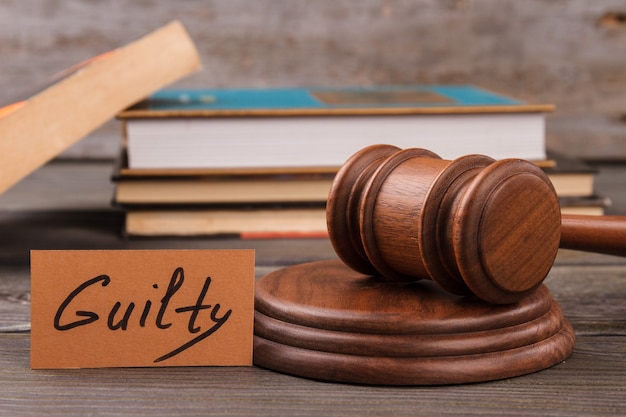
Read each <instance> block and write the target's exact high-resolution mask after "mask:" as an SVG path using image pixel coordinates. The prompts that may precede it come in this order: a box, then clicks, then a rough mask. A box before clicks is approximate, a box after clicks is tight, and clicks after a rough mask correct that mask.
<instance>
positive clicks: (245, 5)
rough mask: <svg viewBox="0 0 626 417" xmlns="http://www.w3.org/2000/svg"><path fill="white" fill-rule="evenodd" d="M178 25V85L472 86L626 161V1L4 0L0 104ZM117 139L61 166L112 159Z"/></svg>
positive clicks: (561, 139) (101, 133)
mask: <svg viewBox="0 0 626 417" xmlns="http://www.w3.org/2000/svg"><path fill="white" fill-rule="evenodd" d="M172 19H180V20H181V21H182V22H183V23H184V24H185V25H186V26H187V28H188V29H189V31H190V33H191V35H192V37H193V38H194V40H195V41H196V43H197V46H198V48H199V50H200V51H201V54H202V58H203V61H204V69H203V71H202V72H200V73H198V74H196V75H194V76H191V77H189V78H187V79H185V80H183V81H181V82H180V83H178V84H177V85H176V86H178V87H282V86H314V85H331V86H334V85H373V84H406V83H425V84H429V83H472V84H477V85H480V86H483V87H486V88H490V89H494V90H497V91H501V92H506V93H509V94H511V95H514V96H518V97H521V98H524V99H526V100H529V101H533V102H549V103H554V104H556V106H557V110H556V112H555V113H554V114H552V115H551V116H550V117H549V119H548V126H547V134H548V145H549V147H551V148H554V149H557V150H561V151H564V152H567V153H569V154H572V155H576V156H581V157H584V158H587V159H592V160H607V159H608V160H626V140H625V139H626V3H625V2H624V1H623V0H621V1H619V0H598V1H591V0H558V1H556V0H554V1H547V0H546V1H541V0H526V1H517V0H474V1H472V0H414V1H409V0H406V1H393V0H388V1H381V0H361V1H350V0H317V1H308V0H284V1H281V0H257V1H242V0H185V1H176V2H175V1H158V0H141V1H129V2H121V1H105V0H100V1H93V0H63V1H61V0H28V1H24V0H0V102H5V101H7V100H9V99H10V98H11V97H13V96H16V95H18V94H19V93H20V92H22V91H25V90H28V89H29V88H31V87H33V86H35V85H37V84H40V83H43V82H45V80H46V79H47V78H48V77H49V76H50V75H51V74H53V73H55V72H57V71H59V70H61V69H63V68H65V67H67V66H69V65H71V64H73V63H75V62H77V61H80V60H82V59H85V58H88V57H90V56H93V55H95V54H98V53H101V52H103V51H106V50H109V49H112V48H115V47H117V46H120V45H122V44H124V43H126V42H129V41H131V40H133V39H135V38H137V37H139V36H141V35H143V34H145V33H147V32H149V31H151V30H152V29H155V28H157V27H159V26H161V25H163V24H165V23H166V22H168V21H170V20H172ZM119 137H120V134H119V125H118V122H116V121H112V122H110V123H108V124H107V125H106V126H105V127H103V128H101V129H99V130H98V131H97V132H95V133H94V134H92V135H90V136H89V137H88V138H86V139H85V140H83V141H81V142H80V143H79V144H78V145H76V146H75V147H73V148H72V149H70V150H69V151H67V152H66V153H65V154H64V156H69V157H78V158H112V157H114V156H115V154H116V152H117V149H118V146H119Z"/></svg>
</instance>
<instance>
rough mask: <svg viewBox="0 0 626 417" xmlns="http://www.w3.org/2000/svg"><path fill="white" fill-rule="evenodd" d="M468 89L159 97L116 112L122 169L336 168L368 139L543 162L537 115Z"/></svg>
mask: <svg viewBox="0 0 626 417" xmlns="http://www.w3.org/2000/svg"><path fill="white" fill-rule="evenodd" d="M552 110H553V107H552V106H551V105H544V104H529V103H526V102H524V101H522V100H518V99H515V98H511V97H508V96H506V95H501V94H497V93H494V92H491V91H487V90H484V89H481V88H478V87H475V86H467V85H441V86H422V85H410V86H377V87H344V88H327V87H317V88H272V89H187V90H163V91H159V92H157V93H155V94H153V95H152V96H150V97H149V98H147V99H146V100H144V101H143V102H141V103H138V104H137V105H135V106H133V107H131V108H129V109H127V110H125V111H123V112H121V113H120V114H118V117H119V118H120V119H121V120H123V121H124V125H125V129H126V137H127V152H128V164H129V168H130V169H144V170H150V169H153V170H154V169H156V170H159V169H215V170H217V171H220V170H226V171H228V170H235V171H242V172H243V171H247V172H250V171H252V172H254V171H255V170H256V171H263V170H264V169H273V170H279V171H280V170H284V171H286V172H293V171H294V170H305V171H306V170H307V169H314V168H317V169H320V168H321V169H326V170H328V171H333V170H336V169H338V168H339V167H340V166H341V165H342V164H343V163H344V162H345V160H346V159H347V158H348V157H349V156H350V155H352V154H353V153H354V152H356V151H358V150H359V149H361V148H363V147H365V146H368V145H371V144H376V143H388V144H393V145H396V146H399V147H401V148H408V147H414V148H426V149H429V150H431V151H433V152H435V153H437V154H439V155H440V156H441V157H443V158H444V159H454V158H456V157H459V156H462V155H466V154H476V153H478V154H484V155H489V156H492V157H494V158H496V159H501V158H507V157H518V158H523V159H530V160H543V159H545V158H546V154H545V133H544V129H545V126H544V119H545V113H546V112H549V111H552Z"/></svg>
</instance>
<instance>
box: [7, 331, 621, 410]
mask: <svg viewBox="0 0 626 417" xmlns="http://www.w3.org/2000/svg"><path fill="white" fill-rule="evenodd" d="M28 355H29V337H28V335H27V334H0V392H1V393H2V394H0V405H1V408H0V413H2V414H6V415H11V416H39V415H42V414H44V413H45V414H46V415H49V416H57V415H58V416H74V415H76V416H80V415H88V414H97V415H104V416H115V415H125V416H143V415H151V416H171V415H173V414H175V415H180V416H188V415H189V416H191V415H198V414H205V413H210V414H211V415H223V416H226V415H267V416H270V415H271V416H282V415H284V416H305V415H328V416H355V417H357V416H359V417H360V416H363V415H389V414H390V413H392V414H393V415H397V416H432V415H451V416H453V415H458V416H484V415H485V414H494V415H508V416H537V415H546V416H589V415H603V416H613V415H615V416H617V415H623V407H624V405H625V400H624V397H623V386H624V382H625V379H624V378H625V377H624V371H623V370H624V369H626V360H625V358H626V344H625V343H624V340H623V339H622V338H616V337H614V336H600V337H594V336H582V337H580V338H579V340H578V342H577V346H576V349H575V351H574V354H573V355H572V356H571V357H570V358H569V359H568V360H567V361H566V362H564V363H562V364H560V365H559V366H556V367H553V368H550V369H548V370H545V371H543V372H538V373H535V374H532V375H528V376H524V377H520V378H515V379H510V380H503V381H495V382H490V383H487V384H470V385H462V386H450V387H419V388H406V387H403V388H390V387H366V386H358V385H348V384H335V383H320V382H317V381H312V380H308V379H302V378H296V377H291V376H287V375H283V374H279V373H276V372H272V371H268V370H264V369H261V368H257V367H252V368H169V369H100V370H63V371H31V370H29V369H28Z"/></svg>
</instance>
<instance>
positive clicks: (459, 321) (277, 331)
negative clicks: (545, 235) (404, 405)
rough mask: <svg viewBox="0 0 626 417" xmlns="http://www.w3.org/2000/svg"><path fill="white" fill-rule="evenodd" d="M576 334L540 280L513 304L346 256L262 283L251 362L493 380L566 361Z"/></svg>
mask: <svg viewBox="0 0 626 417" xmlns="http://www.w3.org/2000/svg"><path fill="white" fill-rule="evenodd" d="M574 342H575V338H574V332H573V330H572V328H571V326H570V325H569V323H568V322H567V320H566V319H565V318H564V317H563V314H562V312H561V309H560V308H559V306H558V305H557V303H556V302H554V300H553V299H552V296H551V294H550V292H549V290H548V289H547V287H545V286H544V285H541V286H540V287H539V288H538V289H537V290H536V291H534V292H532V293H531V294H530V295H529V296H527V297H525V298H524V299H523V300H522V301H520V302H518V303H516V304H510V305H492V304H488V303H485V302H483V301H480V300H478V299H477V298H474V297H461V296H456V295H452V294H449V293H447V292H445V291H443V290H441V289H439V287H437V286H436V285H435V284H433V283H432V282H430V281H425V280H424V281H418V282H415V283H397V282H395V283H394V282H389V281H383V280H379V279H377V278H375V277H371V276H367V275H363V274H361V273H359V272H355V271H353V270H352V269H350V268H349V267H347V266H345V265H344V264H343V263H341V262H340V261H322V262H313V263H307V264H302V265H296V266H291V267H288V268H284V269H281V270H278V271H275V272H273V273H271V274H269V275H267V276H265V277H263V278H261V279H260V280H259V281H258V282H257V284H256V295H255V336H254V363H255V364H256V365H258V366H261V367H264V368H268V369H272V370H275V371H279V372H284V373H288V374H292V375H297V376H301V377H306V378H312V379H320V380H327V381H337V382H347V383H358V384H376V385H440V384H460V383H469V382H480V381H489V380H495V379H502V378H509V377H514V376H519V375H523V374H527V373H531V372H535V371H539V370H541V369H545V368H548V367H550V366H552V365H555V364H557V363H559V362H561V361H563V360H564V359H566V358H567V357H568V356H569V355H570V354H571V352H572V349H573V347H574Z"/></svg>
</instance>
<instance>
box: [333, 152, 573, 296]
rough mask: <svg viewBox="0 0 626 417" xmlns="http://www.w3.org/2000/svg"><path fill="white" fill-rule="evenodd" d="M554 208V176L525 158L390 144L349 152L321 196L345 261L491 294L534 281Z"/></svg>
mask: <svg viewBox="0 0 626 417" xmlns="http://www.w3.org/2000/svg"><path fill="white" fill-rule="evenodd" d="M359 160H361V161H359ZM361 167H364V169H359V168H361ZM560 218H561V213H560V208H559V203H558V198H557V195H556V192H555V191H554V188H553V186H552V184H551V183H550V181H549V179H548V177H547V176H546V175H545V173H544V172H543V171H542V170H541V169H540V168H538V167H537V166H535V165H533V164H531V163H530V162H527V161H523V160H519V159H506V160H501V161H495V160H494V159H492V158H488V157H486V156H481V155H467V156H463V157H460V158H457V159H455V160H454V161H448V160H443V159H441V158H440V157H438V156H437V155H436V154H434V153H432V152H429V151H427V150H423V149H403V150H401V149H399V148H395V150H394V149H393V148H390V147H389V146H388V145H374V146H370V147H366V148H364V149H362V150H361V151H359V152H357V153H356V154H355V155H353V156H352V157H351V158H349V159H348V161H347V162H346V163H345V164H344V166H342V168H341V169H340V171H339V173H338V174H337V176H336V177H335V181H334V183H333V185H332V187H331V190H330V193H329V197H328V204H327V222H328V232H329V235H330V239H331V241H332V242H333V246H334V247H335V248H336V251H337V254H338V255H339V257H340V258H341V259H342V260H344V261H345V262H346V263H347V264H348V265H349V266H351V267H353V268H355V269H356V270H358V271H361V272H367V273H372V272H371V271H376V272H375V273H376V274H377V275H379V276H382V277H384V278H385V279H388V280H394V281H413V280H415V279H431V280H433V281H435V282H437V283H438V284H439V285H440V286H441V287H442V288H444V289H446V290H447V291H450V292H452V293H454V294H474V295H476V296H478V297H479V298H481V299H483V300H486V301H489V302H491V303H495V304H506V303H512V302H515V301H518V300H520V299H521V298H523V297H524V296H526V295H528V294H529V293H531V292H532V291H533V290H534V289H536V288H537V286H538V285H540V284H541V281H542V280H543V279H544V278H545V276H546V275H547V273H548V271H549V270H550V268H551V266H552V263H553V262H554V258H555V257H556V253H557V250H558V246H559V236H560Z"/></svg>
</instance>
